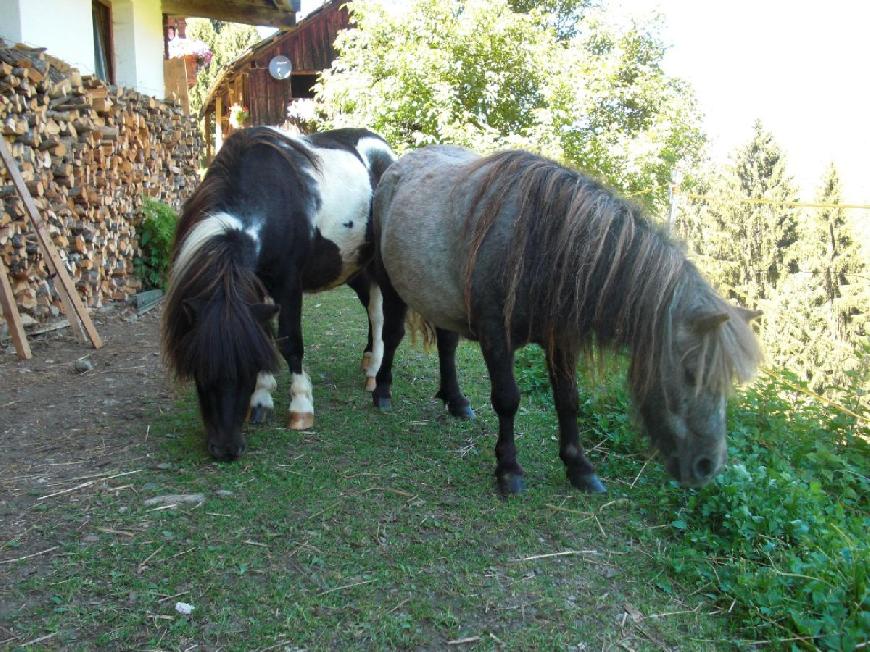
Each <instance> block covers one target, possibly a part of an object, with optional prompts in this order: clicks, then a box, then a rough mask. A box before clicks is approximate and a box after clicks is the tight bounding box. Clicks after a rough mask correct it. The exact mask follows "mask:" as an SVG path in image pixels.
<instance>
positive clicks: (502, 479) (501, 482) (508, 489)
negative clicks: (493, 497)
mask: <svg viewBox="0 0 870 652" xmlns="http://www.w3.org/2000/svg"><path fill="white" fill-rule="evenodd" d="M498 490H499V493H501V495H503V496H515V495H516V494H521V493H523V492H524V491H525V490H526V483H525V481H524V480H523V476H521V475H517V474H516V473H505V474H504V475H500V476H498Z"/></svg>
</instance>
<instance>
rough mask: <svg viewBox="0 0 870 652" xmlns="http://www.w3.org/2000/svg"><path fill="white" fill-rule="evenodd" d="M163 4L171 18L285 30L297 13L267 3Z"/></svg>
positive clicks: (188, 0) (166, 0)
mask: <svg viewBox="0 0 870 652" xmlns="http://www.w3.org/2000/svg"><path fill="white" fill-rule="evenodd" d="M291 4H292V2H291ZM162 5H163V13H165V14H169V15H171V16H196V17H198V18H215V19H217V20H225V21H227V22H231V23H245V24H247V25H269V26H271V27H282V28H287V27H293V26H294V25H295V24H296V13H295V12H293V11H290V10H288V9H284V8H282V9H276V8H275V7H274V6H273V5H272V4H271V3H270V2H268V0H235V1H234V2H226V1H224V2H220V1H219V0H163V2H162Z"/></svg>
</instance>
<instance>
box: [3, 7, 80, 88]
mask: <svg viewBox="0 0 870 652" xmlns="http://www.w3.org/2000/svg"><path fill="white" fill-rule="evenodd" d="M7 15H8V16H12V17H13V20H9V21H7ZM0 16H2V18H0V36H2V37H3V38H4V39H7V40H9V41H12V42H13V43H18V42H22V43H26V44H27V45H32V46H35V47H43V48H48V52H49V54H51V55H52V56H55V57H57V58H58V59H62V60H63V61H66V62H67V63H69V64H70V65H72V66H75V67H76V68H78V69H79V70H81V71H82V73H83V74H86V75H90V74H93V72H94V28H93V19H92V18H91V0H0ZM15 17H17V19H18V20H17V26H16V25H15V22H16V21H15V20H14V18H15ZM16 27H17V29H16Z"/></svg>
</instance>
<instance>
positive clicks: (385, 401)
mask: <svg viewBox="0 0 870 652" xmlns="http://www.w3.org/2000/svg"><path fill="white" fill-rule="evenodd" d="M372 400H373V401H374V404H375V407H376V408H378V409H379V410H391V409H393V402H392V401H391V400H390V399H389V398H384V397H378V396H372Z"/></svg>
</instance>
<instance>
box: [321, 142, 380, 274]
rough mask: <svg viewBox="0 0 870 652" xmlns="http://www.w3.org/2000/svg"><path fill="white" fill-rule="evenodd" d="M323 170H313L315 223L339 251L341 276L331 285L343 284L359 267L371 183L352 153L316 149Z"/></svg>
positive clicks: (364, 236) (367, 215)
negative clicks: (316, 204)
mask: <svg viewBox="0 0 870 652" xmlns="http://www.w3.org/2000/svg"><path fill="white" fill-rule="evenodd" d="M315 151H316V152H317V155H318V156H319V157H320V161H321V168H322V171H321V172H320V173H315V174H316V177H317V185H318V189H319V191H320V210H318V211H317V213H316V214H315V216H314V226H315V227H317V228H318V229H320V235H321V236H323V237H324V238H326V239H327V240H330V241H332V242H334V243H335V244H336V246H337V247H338V249H339V251H340V252H341V261H342V266H341V268H342V269H341V271H342V273H341V276H340V277H339V278H337V279H335V280H334V282H333V286H335V285H340V284H341V283H344V282H345V281H346V280H347V279H348V277H349V276H350V275H351V274H353V273H355V272H356V271H358V270H359V264H358V260H359V254H360V251H361V250H362V248H363V245H364V244H365V240H366V227H367V225H368V221H369V208H370V205H371V198H372V186H371V181H370V179H369V172H368V170H367V169H366V167H365V166H364V165H363V164H362V162H361V161H360V160H359V159H358V158H357V157H356V156H355V155H354V154H353V153H351V152H348V151H346V150H342V149H321V148H315Z"/></svg>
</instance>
